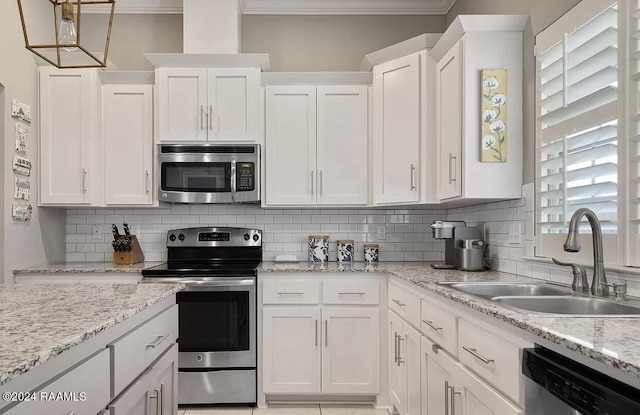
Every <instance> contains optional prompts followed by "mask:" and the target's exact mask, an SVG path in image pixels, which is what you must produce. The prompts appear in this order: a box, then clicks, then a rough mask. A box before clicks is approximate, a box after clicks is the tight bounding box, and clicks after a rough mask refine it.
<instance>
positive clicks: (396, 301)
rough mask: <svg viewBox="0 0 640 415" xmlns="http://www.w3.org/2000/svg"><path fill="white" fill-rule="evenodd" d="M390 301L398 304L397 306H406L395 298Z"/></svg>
mask: <svg viewBox="0 0 640 415" xmlns="http://www.w3.org/2000/svg"><path fill="white" fill-rule="evenodd" d="M391 301H393V302H394V303H396V304H398V306H400V307H404V306H406V304H405V303H403V302H401V301H400V300H396V299H395V298H394V299H392V300H391Z"/></svg>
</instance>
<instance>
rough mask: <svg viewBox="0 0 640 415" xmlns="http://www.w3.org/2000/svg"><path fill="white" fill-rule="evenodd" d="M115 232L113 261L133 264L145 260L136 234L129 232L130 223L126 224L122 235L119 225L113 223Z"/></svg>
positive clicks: (118, 263) (121, 263) (112, 243)
mask: <svg viewBox="0 0 640 415" xmlns="http://www.w3.org/2000/svg"><path fill="white" fill-rule="evenodd" d="M111 230H112V232H113V242H111V245H112V246H113V263H114V264H117V265H131V264H137V263H140V262H144V254H143V253H142V248H140V243H139V242H138V238H137V237H136V236H135V235H131V233H130V232H129V225H127V224H126V223H125V224H124V233H125V234H124V235H120V232H118V227H117V226H116V225H115V224H113V225H111Z"/></svg>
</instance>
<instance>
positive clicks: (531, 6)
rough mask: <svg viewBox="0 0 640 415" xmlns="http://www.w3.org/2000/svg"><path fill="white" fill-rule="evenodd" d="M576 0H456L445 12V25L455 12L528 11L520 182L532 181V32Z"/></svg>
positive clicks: (533, 74) (533, 100)
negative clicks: (522, 152) (522, 154)
mask: <svg viewBox="0 0 640 415" xmlns="http://www.w3.org/2000/svg"><path fill="white" fill-rule="evenodd" d="M579 1H580V0H535V1H522V0H519V1H514V0H457V1H456V3H455V5H454V6H453V8H451V10H450V11H449V14H447V25H448V24H450V23H451V22H452V21H453V20H454V19H455V18H456V16H458V15H459V14H528V15H530V16H531V22H530V24H529V26H528V27H527V28H526V30H525V33H524V45H523V46H524V62H523V64H524V77H523V83H524V85H523V112H524V119H523V124H524V171H523V183H532V182H533V181H534V180H535V175H534V174H535V172H534V166H535V163H534V160H535V159H534V157H535V123H534V122H535V61H534V57H533V45H534V41H535V35H536V34H538V33H540V31H542V30H543V29H544V28H546V27H547V26H549V25H550V24H551V23H553V22H554V21H555V20H557V19H558V18H559V17H560V16H562V15H563V14H564V13H566V12H567V10H569V9H571V8H572V7H573V6H575V5H576V4H578V3H579Z"/></svg>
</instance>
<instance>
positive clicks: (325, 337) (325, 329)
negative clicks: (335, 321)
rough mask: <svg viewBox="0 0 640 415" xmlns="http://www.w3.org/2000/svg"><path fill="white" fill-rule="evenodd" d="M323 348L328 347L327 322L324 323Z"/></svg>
mask: <svg viewBox="0 0 640 415" xmlns="http://www.w3.org/2000/svg"><path fill="white" fill-rule="evenodd" d="M324 347H329V320H325V321H324Z"/></svg>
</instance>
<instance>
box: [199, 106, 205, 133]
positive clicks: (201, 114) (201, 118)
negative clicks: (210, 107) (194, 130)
mask: <svg viewBox="0 0 640 415" xmlns="http://www.w3.org/2000/svg"><path fill="white" fill-rule="evenodd" d="M200 131H204V105H200Z"/></svg>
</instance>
